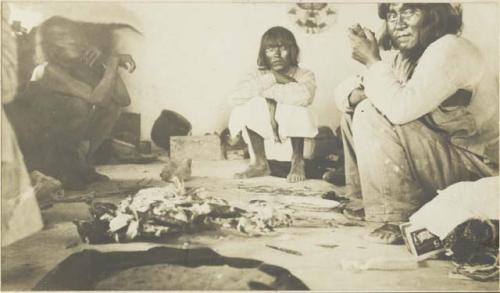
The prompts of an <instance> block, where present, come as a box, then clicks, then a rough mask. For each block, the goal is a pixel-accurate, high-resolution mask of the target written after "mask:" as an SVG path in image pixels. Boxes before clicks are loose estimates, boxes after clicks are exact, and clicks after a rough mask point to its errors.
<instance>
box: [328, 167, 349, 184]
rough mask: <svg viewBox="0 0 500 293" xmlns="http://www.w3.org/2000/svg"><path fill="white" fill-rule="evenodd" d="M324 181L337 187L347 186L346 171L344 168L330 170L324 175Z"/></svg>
mask: <svg viewBox="0 0 500 293" xmlns="http://www.w3.org/2000/svg"><path fill="white" fill-rule="evenodd" d="M322 179H323V180H325V181H326V182H329V183H331V184H334V185H337V186H344V185H345V170H344V166H341V167H338V168H332V169H330V168H328V169H327V171H326V172H325V173H324V174H323V176H322Z"/></svg>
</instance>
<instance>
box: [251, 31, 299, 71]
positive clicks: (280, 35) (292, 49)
mask: <svg viewBox="0 0 500 293" xmlns="http://www.w3.org/2000/svg"><path fill="white" fill-rule="evenodd" d="M274 46H286V47H287V48H288V52H289V58H290V65H291V66H297V65H298V64H299V52H300V50H299V46H298V45H297V41H296V40H295V37H294V35H293V33H292V32H291V31H289V30H288V29H286V28H284V27H281V26H275V27H272V28H270V29H268V30H267V31H266V32H265V33H264V34H263V35H262V39H261V41H260V49H259V55H258V57H257V65H258V66H259V69H260V70H265V69H269V68H270V66H269V64H267V59H266V49H267V48H269V47H274Z"/></svg>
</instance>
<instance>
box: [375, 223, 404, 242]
mask: <svg viewBox="0 0 500 293" xmlns="http://www.w3.org/2000/svg"><path fill="white" fill-rule="evenodd" d="M367 238H368V239H369V240H370V241H372V242H376V243H382V244H395V245H399V244H404V240H403V234H402V233H401V230H400V229H399V226H398V225H395V224H389V223H387V224H384V225H383V226H381V227H379V228H377V229H375V230H373V231H372V232H371V233H370V234H369V235H368V237H367Z"/></svg>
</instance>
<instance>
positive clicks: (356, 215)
mask: <svg viewBox="0 0 500 293" xmlns="http://www.w3.org/2000/svg"><path fill="white" fill-rule="evenodd" d="M342 213H343V214H344V216H345V217H346V218H348V219H350V220H355V221H364V220H365V209H364V207H363V206H362V205H360V204H358V203H355V202H352V203H350V204H347V205H346V206H345V207H344V209H343V210H342ZM398 229H399V228H398Z"/></svg>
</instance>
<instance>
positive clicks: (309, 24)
mask: <svg viewBox="0 0 500 293" xmlns="http://www.w3.org/2000/svg"><path fill="white" fill-rule="evenodd" d="M288 15H289V16H290V17H291V19H292V21H293V22H294V23H295V24H296V25H297V26H298V27H300V28H301V29H303V30H304V31H305V32H306V33H308V34H317V33H321V32H323V31H325V30H327V29H328V28H329V27H330V26H332V25H333V24H334V23H335V20H336V17H337V12H336V11H335V9H334V8H333V6H332V5H331V4H329V3H295V4H293V5H292V7H290V9H289V10H288Z"/></svg>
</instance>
